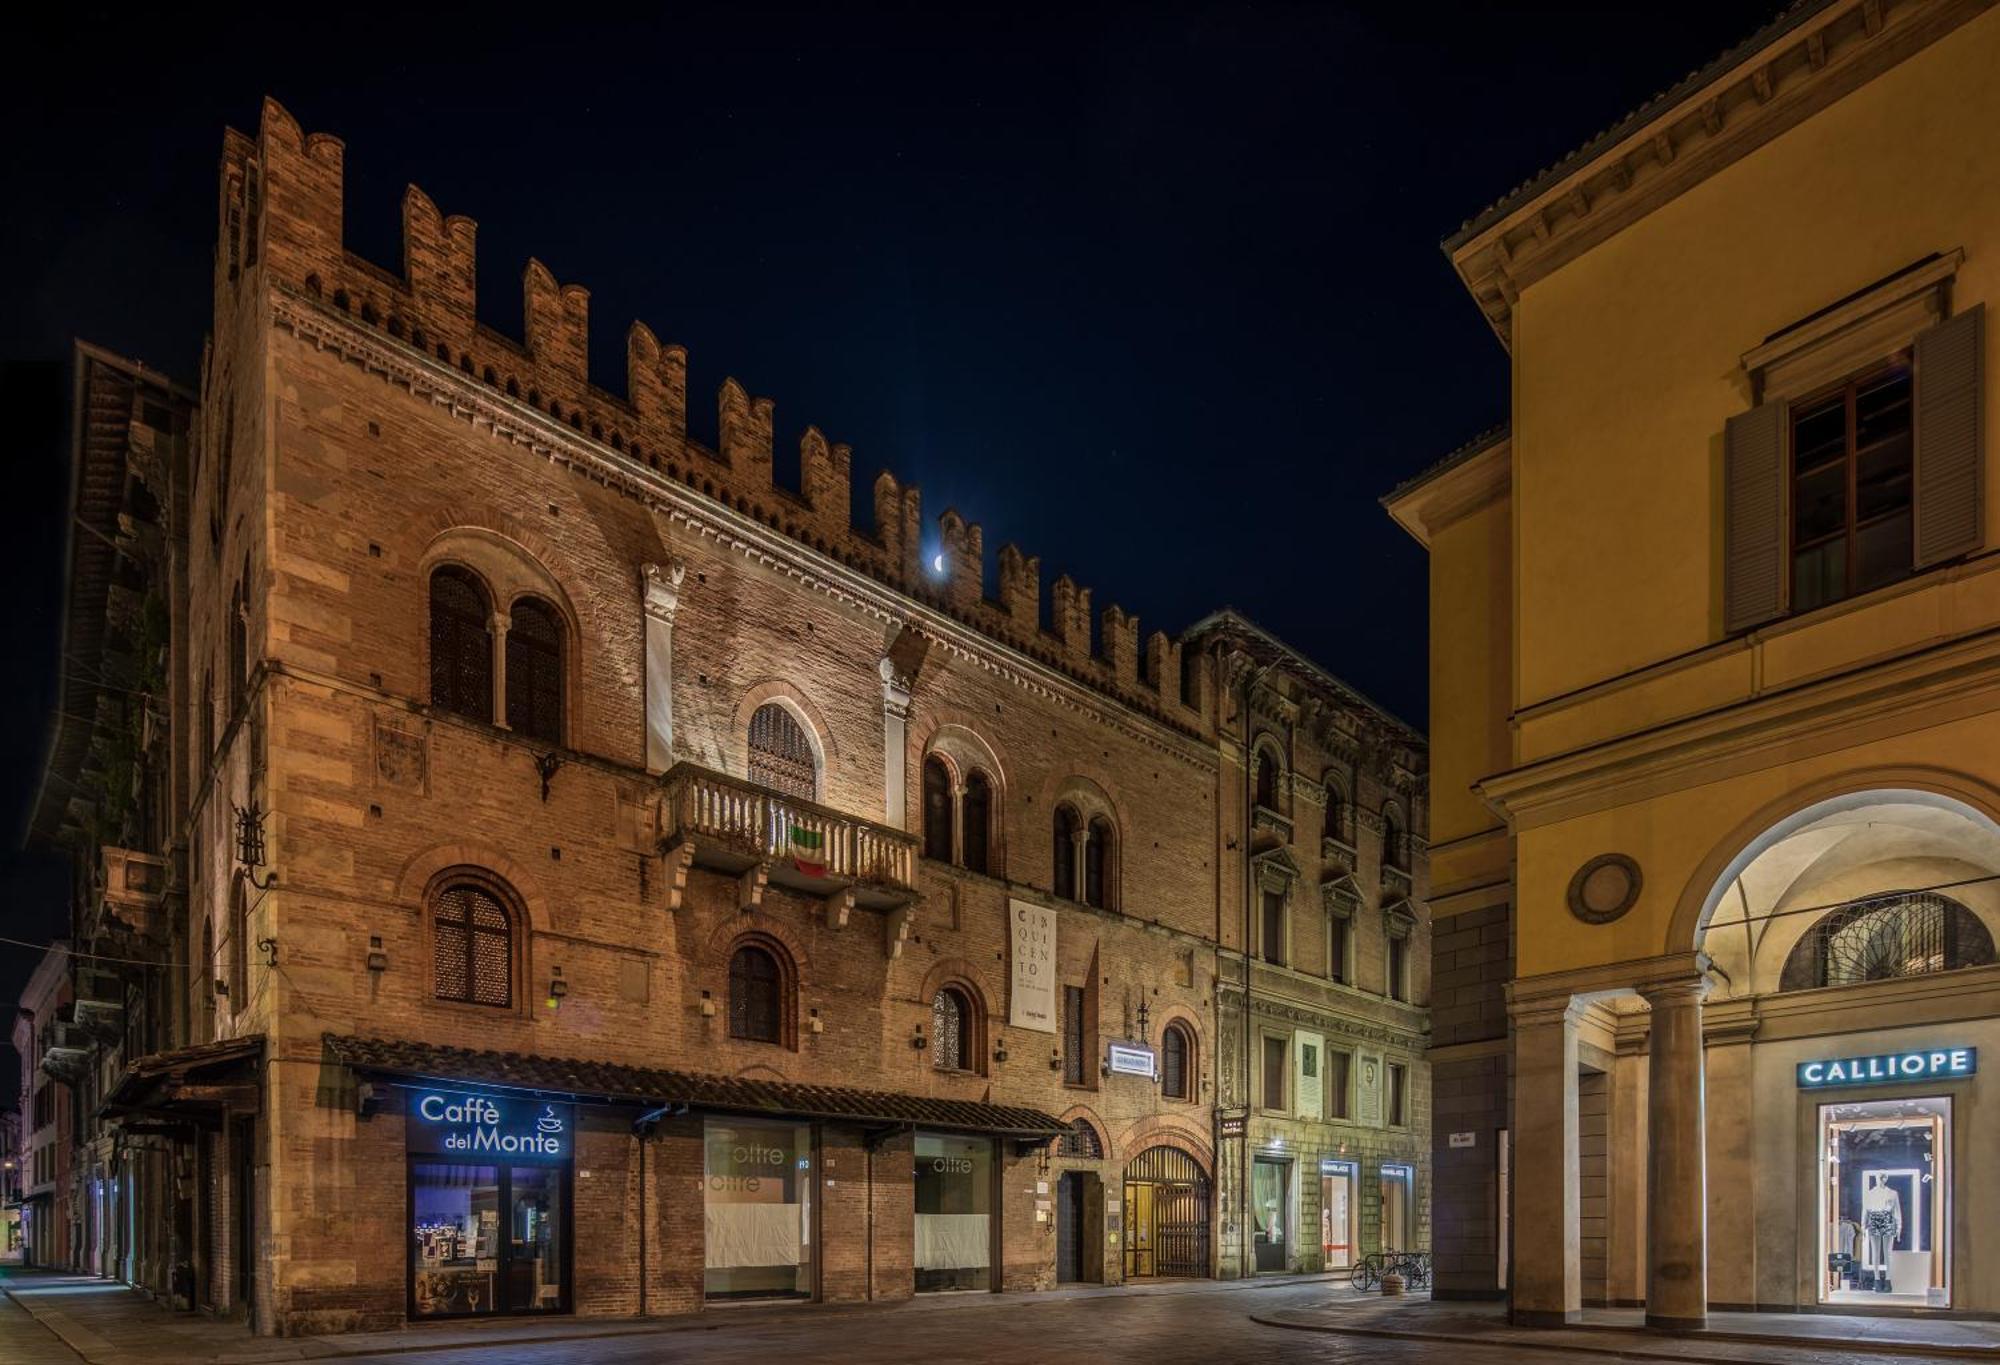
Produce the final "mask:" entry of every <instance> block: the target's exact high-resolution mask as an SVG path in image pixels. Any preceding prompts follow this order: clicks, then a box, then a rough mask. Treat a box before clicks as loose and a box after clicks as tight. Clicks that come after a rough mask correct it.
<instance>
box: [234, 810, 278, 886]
mask: <svg viewBox="0 0 2000 1365" xmlns="http://www.w3.org/2000/svg"><path fill="white" fill-rule="evenodd" d="M230 809H231V810H233V811H235V812H236V865H237V869H238V870H239V871H240V872H241V873H242V874H243V879H244V880H245V881H247V882H249V883H250V885H252V886H254V887H256V888H257V889H258V890H259V891H269V890H270V889H271V888H272V887H273V886H275V885H276V884H277V881H278V874H277V873H275V872H273V873H271V874H270V875H269V876H267V877H265V878H263V879H262V880H259V879H258V876H257V872H258V870H259V869H260V868H262V867H263V866H264V812H263V811H262V810H260V809H258V806H257V799H256V798H255V797H252V798H251V799H250V804H249V805H248V806H247V807H245V806H238V805H236V804H234V803H233V802H232V803H231V805H230Z"/></svg>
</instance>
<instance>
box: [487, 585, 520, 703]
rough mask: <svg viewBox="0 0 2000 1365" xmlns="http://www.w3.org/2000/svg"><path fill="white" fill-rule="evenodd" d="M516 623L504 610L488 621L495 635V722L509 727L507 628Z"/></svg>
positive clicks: (489, 632)
mask: <svg viewBox="0 0 2000 1365" xmlns="http://www.w3.org/2000/svg"><path fill="white" fill-rule="evenodd" d="M513 624H514V620H513V618H512V617H510V616H509V615H507V613H506V612H504V611H496V612H494V613H493V615H492V616H491V617H490V618H488V620H487V622H486V633H487V634H488V635H491V636H492V637H493V723H494V724H495V725H497V726H499V727H500V728H501V729H502V730H504V729H506V728H507V630H508V628H509V627H510V626H512V625H513Z"/></svg>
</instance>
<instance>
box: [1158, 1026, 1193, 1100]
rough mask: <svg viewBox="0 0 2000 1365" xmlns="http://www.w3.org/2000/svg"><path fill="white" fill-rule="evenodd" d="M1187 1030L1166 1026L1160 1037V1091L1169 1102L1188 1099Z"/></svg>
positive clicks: (1188, 1049)
mask: <svg viewBox="0 0 2000 1365" xmlns="http://www.w3.org/2000/svg"><path fill="white" fill-rule="evenodd" d="M1190 1050H1191V1049H1190V1048H1189V1047H1188V1036H1187V1030H1186V1029H1184V1028H1182V1027H1181V1026H1180V1025H1179V1024H1168V1025H1167V1031H1166V1032H1165V1033H1164V1034H1162V1035H1161V1036H1160V1091H1161V1093H1162V1094H1164V1095H1165V1096H1166V1097H1167V1098H1168V1099H1170V1100H1184V1099H1188V1098H1189V1095H1188V1053H1189V1051H1190Z"/></svg>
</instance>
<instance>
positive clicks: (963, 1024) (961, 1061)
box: [931, 986, 978, 1071]
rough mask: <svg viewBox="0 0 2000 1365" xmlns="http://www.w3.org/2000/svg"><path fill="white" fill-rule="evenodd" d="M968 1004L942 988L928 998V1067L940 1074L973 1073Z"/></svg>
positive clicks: (959, 994)
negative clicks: (929, 1030) (929, 1050)
mask: <svg viewBox="0 0 2000 1365" xmlns="http://www.w3.org/2000/svg"><path fill="white" fill-rule="evenodd" d="M974 1032H975V1030H974V1027H973V1019H972V1002H971V1001H969V1000H967V999H966V997H965V992H964V991H961V990H959V989H958V988H957V987H955V986H946V987H945V988H944V989H943V990H941V991H939V992H938V993H937V994H936V995H935V996H933V997H931V1065H932V1066H935V1067H936V1068H937V1069H938V1070H940V1071H974V1070H977V1069H978V1068H977V1067H976V1066H975V1064H974V1063H975V1060H976V1058H975V1056H974V1052H973V1033H974Z"/></svg>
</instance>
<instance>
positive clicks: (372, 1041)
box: [323, 1033, 1069, 1140]
mask: <svg viewBox="0 0 2000 1365" xmlns="http://www.w3.org/2000/svg"><path fill="white" fill-rule="evenodd" d="M323 1037H324V1041H325V1043H326V1050H327V1052H328V1054H329V1055H330V1056H331V1057H332V1058H333V1059H334V1060H336V1061H339V1062H342V1063H344V1064H346V1065H347V1066H349V1067H352V1068H353V1069H354V1070H356V1071H359V1072H365V1073H368V1074H372V1075H379V1076H406V1077H411V1078H421V1079H424V1080H432V1081H469V1082H473V1083H477V1084H484V1085H496V1086H508V1087H511V1088H513V1089H517V1090H536V1091H543V1092H547V1093H552V1094H560V1095H568V1096H572V1097H574V1098H577V1099H583V1100H589V1099H598V1100H606V1101H612V1102H619V1103H631V1104H649V1105H659V1104H684V1105H686V1106H687V1107H688V1108H690V1109H699V1110H707V1111H711V1112H718V1113H728V1114H767V1115H771V1116H773V1117H777V1116H780V1115H782V1116H785V1117H790V1118H807V1119H835V1120H844V1121H846V1122H850V1123H859V1124H896V1125H902V1124H908V1125H911V1126H915V1127H923V1128H944V1129H950V1130H953V1131H957V1132H967V1133H993V1134H996V1135H999V1136H1002V1137H1014V1138H1029V1139H1037V1140H1039V1139H1045V1138H1053V1137H1059V1136H1061V1135H1062V1134H1063V1133H1066V1132H1068V1131H1069V1126H1068V1125H1067V1124H1064V1123H1062V1122H1060V1121H1058V1120H1057V1119H1055V1118H1052V1117H1051V1116H1049V1115H1048V1114H1044V1113H1043V1112H1042V1111H1041V1110H1039V1109H1024V1108H1020V1107H1018V1106H1014V1105H1004V1104H984V1103H979V1102H976V1101H971V1100H948V1099H938V1098H935V1097H932V1096H925V1095H902V1094H897V1093H896V1092H894V1091H888V1090H853V1089H849V1088H847V1087H845V1086H833V1085H809V1084H806V1083H804V1082H800V1081H768V1080H755V1079H747V1078H744V1077H740V1076H708V1075H702V1074H700V1073H698V1072H689V1071H665V1070H655V1069H652V1068H650V1067H635V1066H619V1065H616V1064H614V1063H611V1062H586V1061H581V1060H578V1059H576V1058H570V1057H543V1056H538V1055H534V1054H531V1053H522V1052H481V1051H477V1050H475V1049H472V1048H463V1047H442V1046H439V1045H436V1044H432V1043H406V1042H397V1041H392V1040H389V1039H383V1038H353V1037H346V1036H343V1035H340V1034H336V1033H328V1034H325V1035H323Z"/></svg>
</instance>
